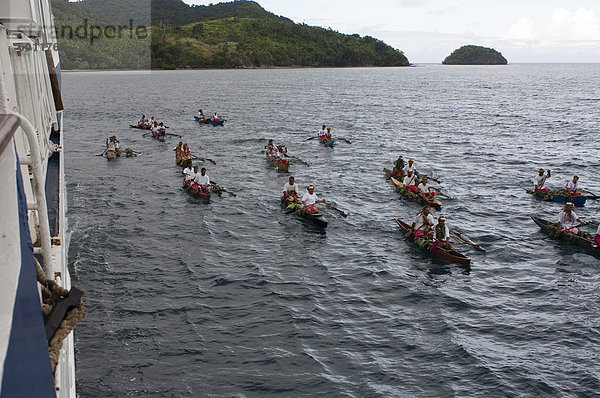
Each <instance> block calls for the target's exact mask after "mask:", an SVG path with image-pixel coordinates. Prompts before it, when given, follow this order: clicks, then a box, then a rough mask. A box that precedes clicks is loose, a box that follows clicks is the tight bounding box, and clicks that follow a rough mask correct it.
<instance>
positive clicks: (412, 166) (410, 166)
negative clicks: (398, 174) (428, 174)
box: [404, 159, 417, 175]
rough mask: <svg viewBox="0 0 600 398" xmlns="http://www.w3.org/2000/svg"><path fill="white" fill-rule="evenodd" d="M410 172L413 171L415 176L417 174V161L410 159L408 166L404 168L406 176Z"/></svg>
mask: <svg viewBox="0 0 600 398" xmlns="http://www.w3.org/2000/svg"><path fill="white" fill-rule="evenodd" d="M409 171H412V172H413V173H414V174H415V175H416V174H417V169H416V167H415V161H414V160H412V159H408V164H407V165H406V166H404V174H408V172H409Z"/></svg>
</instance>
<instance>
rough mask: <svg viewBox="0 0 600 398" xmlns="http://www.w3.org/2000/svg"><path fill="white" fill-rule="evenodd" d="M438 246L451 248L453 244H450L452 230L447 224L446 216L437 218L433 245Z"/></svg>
mask: <svg viewBox="0 0 600 398" xmlns="http://www.w3.org/2000/svg"><path fill="white" fill-rule="evenodd" d="M438 246H441V247H443V248H444V249H450V248H452V246H451V245H450V230H449V229H448V226H447V225H446V217H442V216H439V217H438V219H437V223H436V224H435V226H434V227H433V246H432V248H436V247H438Z"/></svg>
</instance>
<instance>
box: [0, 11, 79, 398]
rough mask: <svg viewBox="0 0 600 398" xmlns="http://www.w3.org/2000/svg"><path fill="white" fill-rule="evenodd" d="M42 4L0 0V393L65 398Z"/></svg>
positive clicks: (57, 147) (51, 75)
mask: <svg viewBox="0 0 600 398" xmlns="http://www.w3.org/2000/svg"><path fill="white" fill-rule="evenodd" d="M57 50H58V48H57V43H56V35H55V34H54V25H53V17H52V13H51V10H50V5H49V1H48V0H28V1H22V0H21V1H19V0H0V64H1V66H2V75H0V183H1V184H2V189H0V220H1V222H0V254H1V260H0V285H1V286H0V290H1V291H2V292H3V300H2V301H1V304H0V317H1V321H0V332H1V336H0V359H1V360H2V364H3V366H2V367H0V378H1V385H0V396H1V397H53V396H58V397H75V396H76V391H75V365H74V364H75V359H74V347H73V333H72V329H73V327H74V325H75V324H76V323H77V321H78V320H80V319H82V318H84V317H85V309H84V307H83V304H82V302H81V294H82V292H81V291H79V290H78V289H76V288H72V287H71V280H70V276H69V271H68V269H67V246H68V238H67V225H66V218H65V212H66V198H65V180H64V156H63V148H64V147H63V133H64V126H63V123H62V120H63V119H62V115H63V104H62V97H61V87H60V62H59V57H58V51H57Z"/></svg>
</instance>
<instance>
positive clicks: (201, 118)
mask: <svg viewBox="0 0 600 398" xmlns="http://www.w3.org/2000/svg"><path fill="white" fill-rule="evenodd" d="M198 117H199V118H200V120H204V119H206V116H204V112H202V109H198Z"/></svg>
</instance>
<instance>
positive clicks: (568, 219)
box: [558, 202, 582, 235]
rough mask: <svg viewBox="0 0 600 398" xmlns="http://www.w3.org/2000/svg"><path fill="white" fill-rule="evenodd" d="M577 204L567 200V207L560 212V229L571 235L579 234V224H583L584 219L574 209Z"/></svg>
mask: <svg viewBox="0 0 600 398" xmlns="http://www.w3.org/2000/svg"><path fill="white" fill-rule="evenodd" d="M574 208H575V205H574V204H573V203H571V202H567V203H566V204H565V207H563V209H562V210H561V211H560V213H558V229H559V231H564V232H567V233H569V234H571V235H577V234H579V229H577V225H579V224H582V221H581V219H580V218H579V217H577V214H575V211H573V209H574Z"/></svg>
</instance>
